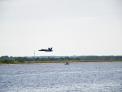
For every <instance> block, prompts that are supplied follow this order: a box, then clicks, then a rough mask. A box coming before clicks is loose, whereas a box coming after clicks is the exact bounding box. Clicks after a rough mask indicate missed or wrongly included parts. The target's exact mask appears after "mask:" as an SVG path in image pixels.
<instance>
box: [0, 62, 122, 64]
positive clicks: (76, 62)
mask: <svg viewBox="0 0 122 92" xmlns="http://www.w3.org/2000/svg"><path fill="white" fill-rule="evenodd" d="M66 62H69V64H71V63H74V64H76V63H114V62H122V61H81V62H80V61H79V62H73V61H72V62H71V61H65V62H64V61H63V62H29V63H26V62H25V63H0V65H14V64H65V63H66Z"/></svg>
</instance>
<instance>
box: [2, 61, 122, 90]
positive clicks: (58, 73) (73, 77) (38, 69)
mask: <svg viewBox="0 0 122 92" xmlns="http://www.w3.org/2000/svg"><path fill="white" fill-rule="evenodd" d="M0 92H122V63H121V62H100V63H95V62H91V63H89V62H86V63H71V64H70V65H68V66H67V65H64V64H17V65H16V64H15V65H0Z"/></svg>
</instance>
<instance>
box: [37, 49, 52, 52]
mask: <svg viewBox="0 0 122 92" xmlns="http://www.w3.org/2000/svg"><path fill="white" fill-rule="evenodd" d="M38 51H45V52H52V51H53V50H52V48H48V49H40V50H38Z"/></svg>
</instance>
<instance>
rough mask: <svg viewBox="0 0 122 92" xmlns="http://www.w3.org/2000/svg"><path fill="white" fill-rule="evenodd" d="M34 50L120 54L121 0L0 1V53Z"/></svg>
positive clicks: (25, 54) (76, 53) (19, 52)
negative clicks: (49, 49)
mask: <svg viewBox="0 0 122 92" xmlns="http://www.w3.org/2000/svg"><path fill="white" fill-rule="evenodd" d="M48 47H53V49H54V52H51V53H46V52H38V49H41V48H48ZM34 50H35V52H36V55H38V56H43V55H122V0H0V56H2V55H9V56H32V55H33V52H34Z"/></svg>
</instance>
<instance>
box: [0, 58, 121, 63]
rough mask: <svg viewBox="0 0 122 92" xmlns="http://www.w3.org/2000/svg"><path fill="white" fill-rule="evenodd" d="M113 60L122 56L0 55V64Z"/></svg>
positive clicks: (118, 59) (119, 59)
mask: <svg viewBox="0 0 122 92" xmlns="http://www.w3.org/2000/svg"><path fill="white" fill-rule="evenodd" d="M112 61H122V56H38V57H12V56H1V57H0V64H22V63H64V62H112Z"/></svg>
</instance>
